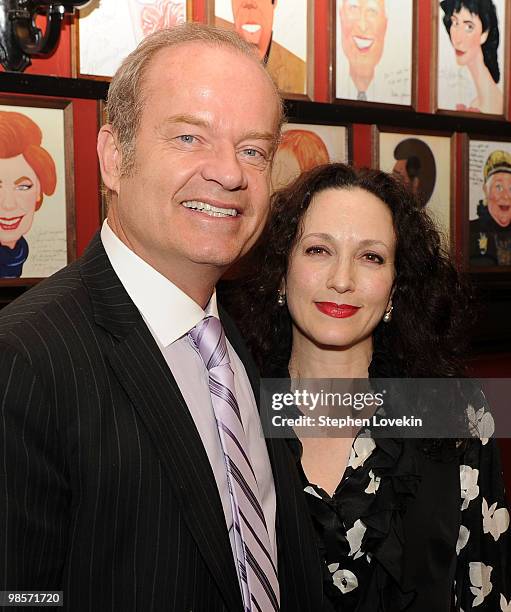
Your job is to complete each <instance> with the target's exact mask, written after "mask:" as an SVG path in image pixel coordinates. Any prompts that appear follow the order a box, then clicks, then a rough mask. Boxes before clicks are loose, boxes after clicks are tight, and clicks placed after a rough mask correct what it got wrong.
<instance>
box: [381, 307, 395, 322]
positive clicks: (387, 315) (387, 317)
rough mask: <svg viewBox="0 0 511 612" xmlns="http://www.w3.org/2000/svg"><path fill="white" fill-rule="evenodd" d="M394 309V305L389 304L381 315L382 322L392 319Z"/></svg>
mask: <svg viewBox="0 0 511 612" xmlns="http://www.w3.org/2000/svg"><path fill="white" fill-rule="evenodd" d="M393 310H394V306H391V307H390V308H389V309H388V310H387V311H385V314H384V315H383V322H384V323H388V322H389V321H390V320H391V319H392V311H393Z"/></svg>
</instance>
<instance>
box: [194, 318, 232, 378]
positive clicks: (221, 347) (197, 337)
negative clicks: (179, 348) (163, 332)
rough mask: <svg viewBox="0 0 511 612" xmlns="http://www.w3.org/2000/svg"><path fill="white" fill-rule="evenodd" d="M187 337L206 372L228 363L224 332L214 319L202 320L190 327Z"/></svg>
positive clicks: (218, 322)
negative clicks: (196, 351)
mask: <svg viewBox="0 0 511 612" xmlns="http://www.w3.org/2000/svg"><path fill="white" fill-rule="evenodd" d="M189 336H190V338H191V339H192V342H193V344H195V346H196V347H197V349H198V351H199V354H200V356H201V357H202V360H203V361H204V363H205V364H206V368H207V369H208V370H211V369H212V368H215V367H217V366H221V365H226V364H228V363H229V353H228V352H227V343H226V341H225V334H224V330H223V327H222V324H221V323H220V321H219V320H218V319H217V318H216V317H206V318H204V319H202V321H200V322H199V323H197V325H196V326H195V327H192V329H191V330H190V332H189Z"/></svg>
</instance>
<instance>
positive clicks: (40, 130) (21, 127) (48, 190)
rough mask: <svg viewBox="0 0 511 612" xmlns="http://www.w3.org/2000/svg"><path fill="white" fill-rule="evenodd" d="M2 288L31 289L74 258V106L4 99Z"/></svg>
mask: <svg viewBox="0 0 511 612" xmlns="http://www.w3.org/2000/svg"><path fill="white" fill-rule="evenodd" d="M0 184H1V189H2V192H3V197H2V199H1V200H0V285H16V284H22V285H26V284H32V283H34V282H36V281H38V280H40V279H42V278H45V277H47V276H50V275H51V274H53V273H54V272H57V271H58V270H60V269H61V268H63V267H64V266H65V265H67V263H69V261H71V260H72V259H74V258H75V256H76V250H75V223H74V181H73V114H72V103H71V102H69V101H66V100H61V99H51V98H32V97H26V98H9V97H6V96H2V97H1V98H0Z"/></svg>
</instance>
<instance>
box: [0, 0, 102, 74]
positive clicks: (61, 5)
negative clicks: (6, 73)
mask: <svg viewBox="0 0 511 612" xmlns="http://www.w3.org/2000/svg"><path fill="white" fill-rule="evenodd" d="M89 2H90V0H0V64H2V66H3V67H4V68H5V69H6V70H14V71H18V72H21V71H23V70H25V68H26V67H27V66H29V65H30V58H31V57H32V56H37V57H48V56H49V55H51V54H52V53H53V51H54V50H55V47H56V46H57V44H58V42H59V38H60V29H61V27H62V20H63V19H64V15H65V14H66V13H73V12H74V10H75V8H78V7H81V6H85V5H86V4H88V3H89ZM41 14H42V15H45V16H46V29H45V31H44V32H43V31H42V30H41V29H40V28H38V27H37V26H36V23H35V19H36V16H37V15H41Z"/></svg>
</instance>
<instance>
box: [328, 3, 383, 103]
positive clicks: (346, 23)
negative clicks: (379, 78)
mask: <svg viewBox="0 0 511 612" xmlns="http://www.w3.org/2000/svg"><path fill="white" fill-rule="evenodd" d="M340 18H341V37H342V48H343V51H344V54H345V55H346V58H347V60H348V62H349V67H350V77H351V80H352V81H353V83H354V84H355V87H356V88H357V91H358V96H357V98H358V99H359V100H367V93H366V92H367V89H368V87H369V85H370V84H371V82H372V80H373V78H374V71H375V68H376V66H377V64H378V63H379V61H380V60H381V57H382V55H383V47H384V43H385V33H386V31H387V16H386V12H385V0H341V3H340Z"/></svg>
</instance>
